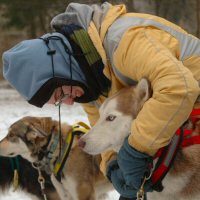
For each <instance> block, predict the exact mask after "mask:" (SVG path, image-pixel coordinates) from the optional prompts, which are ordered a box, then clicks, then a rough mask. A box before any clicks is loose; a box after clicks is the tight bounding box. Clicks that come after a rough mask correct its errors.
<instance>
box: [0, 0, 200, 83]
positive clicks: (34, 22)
mask: <svg viewBox="0 0 200 200" xmlns="http://www.w3.org/2000/svg"><path fill="white" fill-rule="evenodd" d="M70 2H77V3H86V4H94V3H98V4H101V3H103V2H104V1H103V0H101V1H98V0H79V1H67V0H32V1H30V0H0V56H1V55H2V53H3V52H4V51H5V50H7V49H9V48H11V47H12V46H13V45H15V44H17V43H18V42H19V41H21V40H25V39H32V38H37V37H39V36H41V35H43V34H44V33H47V32H48V31H51V29H50V26H49V24H50V21H51V19H52V18H53V17H54V16H55V15H57V14H58V13H62V12H64V11H65V9H66V7H67V5H68V4H69V3H70ZM108 2H110V3H112V4H121V3H124V4H126V5H127V9H128V11H130V12H141V13H149V14H154V15H158V16H161V17H164V18H166V19H168V20H170V21H172V22H174V23H176V24H178V25H180V26H181V27H182V28H184V29H185V30H186V31H188V32H189V33H191V34H193V35H195V36H197V37H198V38H200V0H123V1H122V0H110V1H109V0H108ZM2 79H3V77H2V61H1V62H0V80H2Z"/></svg>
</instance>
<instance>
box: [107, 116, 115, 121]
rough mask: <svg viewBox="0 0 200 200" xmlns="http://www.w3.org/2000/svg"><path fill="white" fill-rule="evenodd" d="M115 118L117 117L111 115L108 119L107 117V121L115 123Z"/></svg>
mask: <svg viewBox="0 0 200 200" xmlns="http://www.w3.org/2000/svg"><path fill="white" fill-rule="evenodd" d="M115 118H116V116H115V115H109V116H108V117H106V121H113V120H114V119H115Z"/></svg>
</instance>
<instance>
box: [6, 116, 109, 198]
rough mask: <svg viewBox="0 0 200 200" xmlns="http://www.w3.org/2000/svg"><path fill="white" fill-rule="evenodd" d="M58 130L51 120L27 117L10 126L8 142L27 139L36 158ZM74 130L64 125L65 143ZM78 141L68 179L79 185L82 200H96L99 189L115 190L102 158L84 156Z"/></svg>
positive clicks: (56, 123)
mask: <svg viewBox="0 0 200 200" xmlns="http://www.w3.org/2000/svg"><path fill="white" fill-rule="evenodd" d="M58 127H59V126H58V122H57V121H55V120H52V119H51V118H49V117H47V118H44V117H42V118H40V117H24V118H22V119H20V120H19V121H17V122H15V123H14V124H12V125H11V126H10V129H9V133H8V135H7V138H9V137H12V139H13V140H17V137H20V138H26V139H25V140H27V141H28V142H30V143H31V144H32V145H29V149H30V151H31V152H32V155H33V156H34V155H37V154H38V152H39V149H40V147H41V146H43V145H45V144H46V143H47V141H48V138H49V137H50V133H51V131H52V130H54V131H53V134H58V133H59V128H58ZM71 128H72V127H71V126H69V125H68V124H62V138H63V141H64V139H65V138H66V136H67V135H68V134H69V132H70V131H71ZM36 132H37V134H36ZM44 135H45V137H44ZM78 139H79V138H78V136H76V137H75V140H74V143H73V146H72V149H71V152H70V154H69V157H68V160H67V162H66V167H65V169H64V170H63V172H64V173H63V174H64V176H65V175H66V179H67V176H68V175H70V177H73V179H75V180H76V181H77V182H78V185H77V186H78V188H77V193H78V194H77V195H78V198H79V200H94V199H95V187H96V186H97V187H98V186H105V187H106V185H109V187H110V188H111V184H110V183H109V182H108V180H106V178H105V177H104V176H103V174H102V173H101V171H100V169H99V165H100V162H101V156H100V155H96V156H91V155H88V154H86V153H85V152H83V151H82V150H81V149H80V148H79V147H78V145H77V141H78ZM58 150H59V149H57V151H56V153H58ZM65 171H66V173H65Z"/></svg>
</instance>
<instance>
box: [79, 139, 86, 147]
mask: <svg viewBox="0 0 200 200" xmlns="http://www.w3.org/2000/svg"><path fill="white" fill-rule="evenodd" d="M85 145H86V142H85V141H83V140H81V139H80V140H79V141H78V146H79V147H81V148H84V147H85Z"/></svg>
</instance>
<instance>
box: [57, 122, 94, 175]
mask: <svg viewBox="0 0 200 200" xmlns="http://www.w3.org/2000/svg"><path fill="white" fill-rule="evenodd" d="M89 130H90V127H89V126H88V125H87V124H85V123H84V122H78V123H76V124H74V125H72V130H71V131H70V133H69V134H68V136H67V138H66V139H65V145H64V148H63V149H62V156H61V158H58V159H57V161H56V164H55V167H54V175H55V176H56V177H59V176H60V173H61V172H62V169H63V167H64V164H65V162H66V160H67V158H68V155H69V152H70V150H71V146H72V143H73V139H74V136H75V135H79V134H85V133H87V132H88V131H89Z"/></svg>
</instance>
